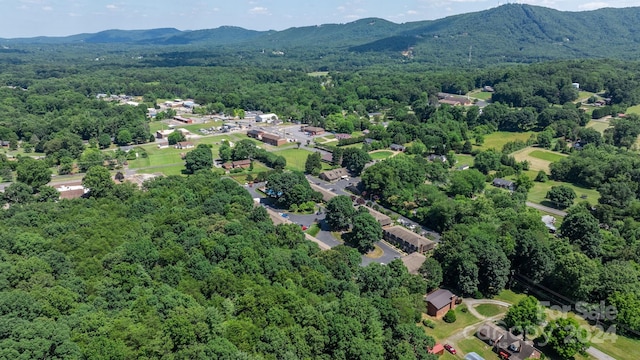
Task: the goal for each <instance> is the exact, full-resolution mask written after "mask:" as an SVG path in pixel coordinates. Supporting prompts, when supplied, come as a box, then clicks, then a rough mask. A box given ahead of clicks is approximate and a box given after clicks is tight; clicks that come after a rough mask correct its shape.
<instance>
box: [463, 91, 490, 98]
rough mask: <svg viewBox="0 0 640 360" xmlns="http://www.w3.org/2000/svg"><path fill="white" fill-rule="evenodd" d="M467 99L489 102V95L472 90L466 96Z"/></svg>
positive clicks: (488, 93)
mask: <svg viewBox="0 0 640 360" xmlns="http://www.w3.org/2000/svg"><path fill="white" fill-rule="evenodd" d="M467 95H468V96H469V97H472V98H475V99H480V100H490V99H491V93H490V92H486V91H482V90H473V91H471V92H469V93H468V94H467Z"/></svg>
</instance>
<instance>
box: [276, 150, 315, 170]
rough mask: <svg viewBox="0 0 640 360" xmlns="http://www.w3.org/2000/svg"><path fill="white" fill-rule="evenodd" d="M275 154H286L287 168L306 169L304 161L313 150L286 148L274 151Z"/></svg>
mask: <svg viewBox="0 0 640 360" xmlns="http://www.w3.org/2000/svg"><path fill="white" fill-rule="evenodd" d="M274 154H276V155H281V156H284V158H285V159H287V166H286V169H287V170H298V171H304V163H305V162H306V161H307V156H309V154H312V152H311V151H309V150H305V149H286V150H282V151H277V152H274Z"/></svg>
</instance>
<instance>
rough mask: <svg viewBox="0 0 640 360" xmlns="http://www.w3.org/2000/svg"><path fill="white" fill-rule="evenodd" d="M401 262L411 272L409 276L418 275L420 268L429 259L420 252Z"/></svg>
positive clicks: (406, 257)
mask: <svg viewBox="0 0 640 360" xmlns="http://www.w3.org/2000/svg"><path fill="white" fill-rule="evenodd" d="M401 260H402V263H403V264H404V266H405V267H406V268H407V270H409V274H414V275H416V274H418V270H420V267H421V266H422V264H423V263H424V261H425V260H427V257H426V256H424V255H422V254H420V253H418V252H414V253H412V254H409V255H407V256H404V257H402V259H401Z"/></svg>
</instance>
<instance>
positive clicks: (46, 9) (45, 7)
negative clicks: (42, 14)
mask: <svg viewBox="0 0 640 360" xmlns="http://www.w3.org/2000/svg"><path fill="white" fill-rule="evenodd" d="M42 10H44V11H51V10H53V8H52V7H51V6H43V7H42Z"/></svg>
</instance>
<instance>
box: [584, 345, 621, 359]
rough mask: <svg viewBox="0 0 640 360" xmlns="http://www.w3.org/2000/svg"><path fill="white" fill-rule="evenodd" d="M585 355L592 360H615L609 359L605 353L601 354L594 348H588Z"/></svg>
mask: <svg viewBox="0 0 640 360" xmlns="http://www.w3.org/2000/svg"><path fill="white" fill-rule="evenodd" d="M587 354H589V355H591V356H593V357H594V358H596V359H598V360H616V358H614V357H611V356H609V355H607V354H605V353H603V352H602V351H600V350H598V349H596V348H594V347H593V346H591V347H589V348H588V349H587Z"/></svg>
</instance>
